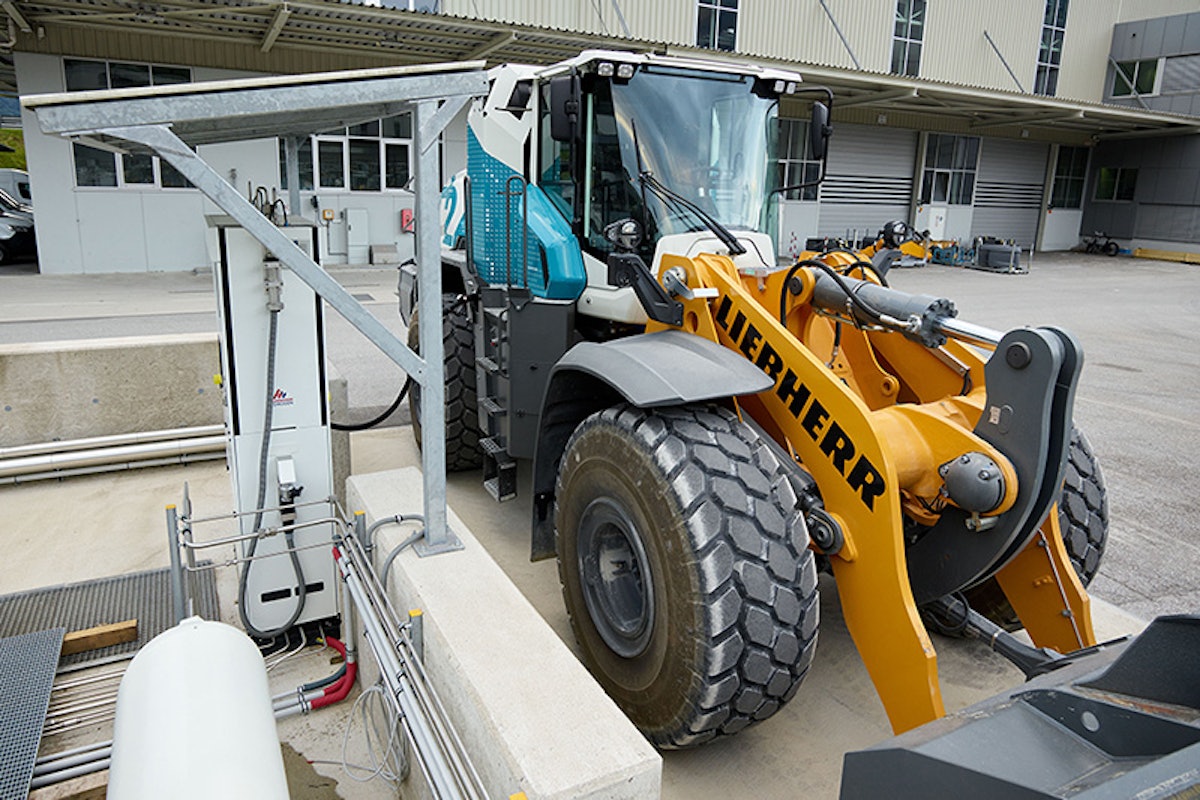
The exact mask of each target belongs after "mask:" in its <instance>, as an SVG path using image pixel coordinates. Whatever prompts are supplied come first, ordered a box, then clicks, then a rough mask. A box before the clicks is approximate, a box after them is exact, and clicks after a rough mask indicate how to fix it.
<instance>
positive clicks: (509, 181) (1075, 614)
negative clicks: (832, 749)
mask: <svg viewBox="0 0 1200 800" xmlns="http://www.w3.org/2000/svg"><path fill="white" fill-rule="evenodd" d="M490 80H491V91H490V94H489V95H488V96H487V97H486V98H485V99H482V100H480V101H478V102H476V104H475V105H474V106H473V107H472V108H471V109H470V111H469V118H468V124H467V145H466V149H467V168H466V170H465V171H464V172H462V173H460V174H458V175H457V176H455V178H454V179H453V180H452V181H451V182H450V183H449V184H448V186H447V187H446V190H445V191H444V192H443V200H442V216H443V230H444V239H443V244H444V251H443V274H442V287H441V291H442V293H443V309H444V315H443V319H442V320H441V323H440V324H441V326H442V331H443V336H444V339H445V343H446V355H445V367H446V384H447V391H446V397H447V431H446V438H447V441H446V447H447V464H448V467H449V468H450V469H473V468H477V467H482V472H483V479H484V485H485V487H486V488H487V490H488V491H489V492H490V493H491V494H492V495H493V496H494V497H495V498H496V499H497V500H506V499H510V498H512V497H514V496H515V495H516V491H517V482H516V463H517V461H518V460H520V459H529V460H532V462H533V466H532V501H531V509H532V520H531V530H532V537H531V544H532V546H531V555H532V558H533V559H544V558H551V557H554V558H557V560H558V571H559V576H560V579H561V583H562V590H563V597H564V600H565V602H566V606H567V610H568V612H569V615H570V618H571V623H572V626H573V630H574V633H575V636H576V637H577V639H578V642H579V646H580V651H581V654H582V659H583V661H584V662H585V664H586V665H587V666H588V668H589V669H590V670H591V671H592V673H593V674H594V675H595V677H596V679H597V680H598V681H599V682H600V683H601V684H602V685H603V686H604V687H605V689H606V690H607V691H608V692H609V694H610V695H611V696H612V698H613V699H614V700H615V701H616V702H617V703H618V705H620V707H621V708H622V709H623V710H624V711H625V712H626V713H627V714H628V716H629V717H630V719H631V720H632V721H633V722H634V723H635V724H636V725H637V726H638V727H639V729H640V730H641V731H642V732H643V733H644V735H645V736H646V737H647V738H648V739H649V740H650V741H651V742H652V743H653V744H655V745H657V746H659V747H662V748H680V747H688V746H693V745H697V744H701V743H704V742H707V741H710V740H712V739H714V738H716V737H719V736H723V735H728V734H733V733H736V732H737V731H739V730H742V729H744V728H746V727H747V726H749V725H752V724H755V723H757V722H760V721H762V720H765V719H767V718H768V717H770V716H771V715H772V714H773V713H774V712H775V711H777V710H778V709H779V708H780V707H782V706H783V705H784V704H785V703H787V702H788V701H789V700H791V699H792V698H793V696H794V695H795V694H796V693H797V691H798V689H799V687H800V685H801V682H802V681H803V679H804V677H805V674H806V673H807V671H808V669H809V666H810V664H811V663H812V660H813V658H814V652H815V649H816V645H817V637H818V633H817V632H818V627H819V625H818V622H819V620H818V615H819V610H818V602H817V591H818V589H817V586H818V580H817V573H818V570H819V569H825V570H829V571H831V572H832V574H833V576H834V577H835V579H836V582H837V588H838V595H839V597H840V600H841V604H842V607H843V609H844V612H845V620H846V625H847V627H848V628H849V631H850V633H851V635H852V637H853V640H854V642H855V644H856V646H857V648H858V651H859V653H860V654H861V656H862V659H863V661H864V663H865V665H866V667H867V670H868V672H869V674H870V676H871V679H872V680H873V682H874V684H875V687H876V689H877V691H878V693H879V696H880V698H881V699H882V701H883V705H884V707H885V709H886V711H887V714H888V717H889V719H890V721H891V724H892V726H893V728H894V730H895V731H896V732H897V733H900V732H904V731H909V730H912V729H914V728H917V727H918V726H921V725H922V724H924V723H928V722H930V721H933V720H936V719H938V718H940V717H942V716H943V715H944V713H945V708H944V705H943V702H942V697H941V692H940V689H939V683H938V674H937V656H936V652H935V649H934V646H933V644H932V642H931V639H930V636H929V634H928V632H927V627H926V625H927V622H928V624H929V625H930V626H933V627H935V628H936V629H938V630H951V629H956V628H957V629H958V630H966V629H971V630H974V631H976V632H979V631H984V632H987V634H988V635H989V637H990V638H991V640H992V641H993V643H998V644H1000V645H1001V646H1002V647H1003V648H1004V649H1005V650H1006V651H1007V652H1010V653H1011V654H1013V657H1014V659H1015V660H1018V661H1019V662H1020V661H1021V660H1022V659H1023V660H1024V661H1023V663H1025V665H1026V666H1029V667H1030V669H1031V670H1036V669H1040V668H1041V667H1040V666H1038V665H1044V664H1045V663H1048V662H1049V661H1052V660H1054V659H1056V658H1057V656H1055V655H1053V654H1052V652H1051V651H1054V652H1056V653H1060V654H1066V653H1072V652H1075V651H1079V650H1081V649H1085V648H1090V647H1093V646H1095V645H1096V639H1095V634H1094V632H1093V628H1092V622H1091V615H1090V613H1089V601H1088V597H1087V594H1086V592H1085V590H1084V586H1083V585H1084V584H1085V583H1086V582H1087V581H1088V580H1090V578H1091V577H1092V576H1093V575H1094V574H1095V572H1096V569H1097V567H1098V564H1099V558H1100V555H1101V553H1102V551H1103V548H1104V544H1105V537H1106V532H1107V501H1106V496H1105V487H1104V482H1103V479H1102V477H1101V475H1100V471H1099V467H1098V465H1097V463H1096V460H1095V457H1094V455H1093V454H1092V452H1091V449H1090V446H1089V444H1088V442H1087V439H1086V437H1085V436H1084V435H1083V434H1082V433H1081V432H1080V431H1078V430H1077V429H1076V428H1075V427H1074V426H1073V422H1072V405H1073V400H1074V394H1075V388H1076V385H1077V382H1078V377H1079V373H1080V369H1081V367H1082V360H1083V356H1082V352H1081V349H1080V346H1079V344H1078V342H1076V340H1075V339H1074V338H1073V337H1072V336H1071V335H1070V334H1069V333H1067V332H1066V331H1063V330H1059V329H1056V328H1053V327H1046V328H1022V329H1017V330H1012V331H1008V332H995V331H991V330H988V329H985V328H982V327H980V326H977V325H973V324H971V323H969V322H966V321H962V320H959V319H958V318H957V314H956V309H955V307H954V305H953V303H952V302H950V301H949V300H947V299H944V298H937V297H930V296H921V295H911V294H907V293H904V292H901V291H898V290H896V289H894V288H892V287H890V286H889V285H888V282H887V278H886V276H885V275H883V274H881V273H880V271H877V270H876V269H875V268H873V267H872V265H871V264H870V263H869V262H864V261H860V260H857V259H851V260H849V261H843V262H838V261H836V260H824V259H822V258H821V257H815V258H812V259H806V260H801V261H799V262H796V263H793V264H786V263H785V264H779V263H777V261H776V255H775V248H774V245H773V243H772V238H771V236H770V229H771V225H770V220H771V218H772V217H773V216H775V214H776V213H777V209H776V206H775V203H776V202H777V201H778V199H779V197H780V196H781V194H782V193H783V192H786V191H788V190H789V189H793V188H795V187H787V186H780V185H778V184H779V182H778V180H777V177H778V172H777V169H776V161H775V120H776V117H777V114H778V112H779V108H780V106H781V104H788V105H789V106H791V105H795V106H797V107H800V106H801V105H807V104H808V102H809V101H810V100H812V99H813V98H815V101H813V102H811V107H810V110H809V111H808V113H809V115H810V116H811V122H810V131H811V145H812V150H813V152H814V153H816V154H817V156H816V157H817V158H819V159H821V160H822V164H823V162H824V154H825V150H826V146H827V143H828V141H829V138H830V132H831V127H830V125H829V108H830V105H831V103H832V95H831V94H830V93H829V92H828V91H826V90H823V89H809V88H808V87H806V85H805V84H803V83H802V81H801V77H800V76H799V75H798V74H795V73H792V72H788V71H783V70H777V69H770V68H763V67H756V66H748V65H740V64H732V63H728V62H706V61H701V60H695V59H684V58H676V57H668V56H660V55H653V54H634V53H619V52H608V51H587V52H584V53H582V54H580V55H579V56H578V57H576V58H573V59H571V60H569V61H566V62H563V63H561V64H557V65H554V66H552V67H532V66H520V65H507V66H501V67H497V68H495V69H493V70H492V72H491V73H490ZM821 173H822V177H823V174H824V167H823V166H822V170H821ZM418 288H419V287H417V286H416V283H415V275H414V274H413V273H412V272H411V270H409V271H402V273H401V278H400V302H401V312H402V315H403V316H404V319H405V321H406V322H407V323H408V324H409V326H410V345H411V346H414V347H415V346H416V343H417V341H418V337H417V334H416V333H415V331H416V330H417V329H418V327H419V326H420V325H423V324H428V323H427V322H426V320H423V319H417V318H416V317H415V311H414V309H415V296H416V292H417V290H418ZM434 324H437V323H434ZM413 388H414V392H413V394H412V396H411V402H412V403H413V412H414V413H413V420H414V427H415V429H416V433H417V435H418V437H420V436H430V435H440V434H435V433H434V432H432V431H421V430H420V425H419V421H420V413H419V409H420V402H421V398H420V393H419V392H418V391H415V390H416V387H413ZM980 611H982V612H983V613H982V614H981V613H979V612H980ZM997 623H999V624H997ZM1016 626H1021V627H1024V628H1025V629H1026V630H1027V631H1028V633H1029V635H1030V637H1031V638H1032V640H1033V642H1034V644H1035V646H1036V648H1037V649H1035V648H1030V647H1027V646H1022V645H1020V644H1019V643H1017V642H1016V641H1015V640H1013V639H1012V638H1011V637H1009V636H1008V634H1007V632H1006V629H1009V628H1012V627H1016ZM1030 665H1033V666H1030Z"/></svg>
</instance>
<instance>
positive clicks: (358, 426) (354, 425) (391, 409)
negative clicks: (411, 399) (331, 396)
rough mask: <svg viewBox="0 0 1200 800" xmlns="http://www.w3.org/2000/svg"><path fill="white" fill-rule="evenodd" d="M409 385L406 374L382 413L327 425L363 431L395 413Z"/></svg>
mask: <svg viewBox="0 0 1200 800" xmlns="http://www.w3.org/2000/svg"><path fill="white" fill-rule="evenodd" d="M410 386H412V377H411V376H406V377H405V378H404V385H403V386H401V387H400V393H399V394H398V395H396V399H395V400H393V401H392V404H391V405H390V406H388V407H387V409H386V410H385V411H384V412H383V413H382V414H380V415H379V416H377V417H375V418H374V419H369V420H367V421H366V422H330V423H329V426H330V427H331V428H333V429H334V430H335V431H365V430H367V429H368V428H374V427H375V426H376V425H378V424H379V423H381V422H383V421H384V420H385V419H387V418H388V417H390V416H391V415H392V414H394V413H395V411H396V409H397V408H399V407H400V404H401V403H403V402H404V397H405V395H407V394H408V389H409V387H410Z"/></svg>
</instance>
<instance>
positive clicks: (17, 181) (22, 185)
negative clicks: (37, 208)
mask: <svg viewBox="0 0 1200 800" xmlns="http://www.w3.org/2000/svg"><path fill="white" fill-rule="evenodd" d="M0 189H3V190H4V191H6V192H8V193H9V194H10V195H12V196H13V197H14V198H16V200H17V202H20V203H32V202H33V193H32V192H30V190H29V173H28V172H26V171H25V170H23V169H0Z"/></svg>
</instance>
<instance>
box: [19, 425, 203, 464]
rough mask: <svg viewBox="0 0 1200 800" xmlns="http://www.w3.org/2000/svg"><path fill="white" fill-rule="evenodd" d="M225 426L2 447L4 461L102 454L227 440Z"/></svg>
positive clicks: (142, 432) (174, 429) (201, 426)
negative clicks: (122, 448)
mask: <svg viewBox="0 0 1200 800" xmlns="http://www.w3.org/2000/svg"><path fill="white" fill-rule="evenodd" d="M224 435H225V426H224V425H200V426H198V427H194V428H169V429H167V430H162V431H141V432H138V433H117V434H113V435H111V436H90V437H87V438H85V439H65V440H63V441H59V442H38V443H36V444H21V445H16V446H15V447H0V459H8V458H25V457H27V456H40V455H46V454H49V453H66V452H68V451H72V450H98V449H100V448H102V447H120V446H123V445H129V444H148V443H150V442H163V441H168V440H174V439H196V438H200V437H203V436H224Z"/></svg>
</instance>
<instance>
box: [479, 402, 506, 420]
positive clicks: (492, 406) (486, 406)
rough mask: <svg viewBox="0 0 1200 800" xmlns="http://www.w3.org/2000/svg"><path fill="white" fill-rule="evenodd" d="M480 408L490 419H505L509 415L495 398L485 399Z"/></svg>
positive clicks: (480, 403)
mask: <svg viewBox="0 0 1200 800" xmlns="http://www.w3.org/2000/svg"><path fill="white" fill-rule="evenodd" d="M479 407H480V408H482V409H483V411H484V413H485V414H487V415H488V416H489V417H492V418H495V417H504V416H507V415H508V409H507V408H505V407H504V406H502V405H500V404H499V403H498V402H496V398H494V397H484V398H483V399H481V400H480V401H479Z"/></svg>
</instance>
